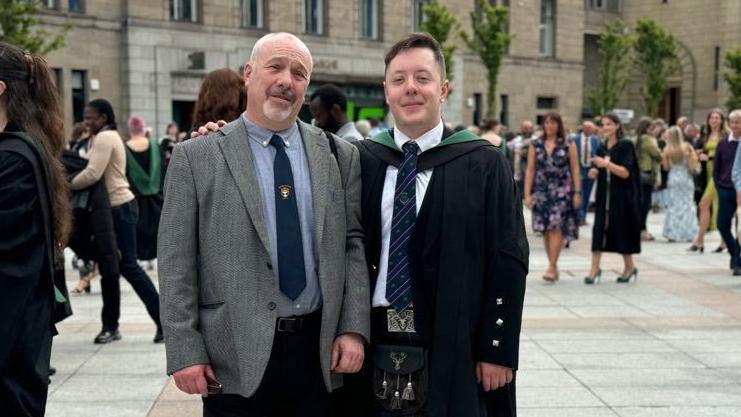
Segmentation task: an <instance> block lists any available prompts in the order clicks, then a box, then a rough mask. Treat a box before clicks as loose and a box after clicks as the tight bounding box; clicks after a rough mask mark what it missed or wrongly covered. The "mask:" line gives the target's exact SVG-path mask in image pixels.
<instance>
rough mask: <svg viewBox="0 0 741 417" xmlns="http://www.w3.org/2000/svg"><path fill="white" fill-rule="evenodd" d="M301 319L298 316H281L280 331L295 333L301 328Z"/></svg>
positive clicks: (279, 320) (279, 321)
mask: <svg viewBox="0 0 741 417" xmlns="http://www.w3.org/2000/svg"><path fill="white" fill-rule="evenodd" d="M301 324H302V323H301V320H300V319H299V318H297V317H281V318H279V319H278V331H279V332H286V333H295V332H297V331H299V330H301Z"/></svg>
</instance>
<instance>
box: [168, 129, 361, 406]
mask: <svg viewBox="0 0 741 417" xmlns="http://www.w3.org/2000/svg"><path fill="white" fill-rule="evenodd" d="M298 123H299V130H300V132H301V137H302V138H303V140H304V144H305V149H306V154H307V159H308V164H309V170H310V172H311V189H312V194H313V204H314V222H315V239H316V251H317V254H318V270H319V274H318V275H319V285H320V288H321V291H322V298H323V310H322V327H321V335H320V342H319V344H320V346H319V347H320V352H321V364H322V371H323V373H324V381H325V384H326V386H327V389H328V390H332V389H335V388H337V387H339V386H341V385H342V377H341V375H337V374H331V373H330V371H329V366H330V355H331V349H332V343H333V341H334V339H335V337H336V336H337V335H339V334H342V333H348V332H352V333H357V334H359V335H361V336H363V337H364V338H365V339H366V340H370V338H369V332H370V306H369V300H370V296H369V289H368V275H367V274H368V272H367V269H366V266H365V257H364V256H365V255H364V252H363V244H362V241H363V230H362V226H361V223H360V187H361V184H360V157H359V153H358V150H357V149H356V148H355V147H354V146H352V145H350V144H349V143H346V142H345V141H343V140H339V139H338V140H336V143H337V154H338V159H339V164H338V163H337V162H336V161H335V158H334V157H333V155H332V153H331V152H330V146H329V141H328V139H327V137H326V136H325V135H324V134H323V132H322V131H321V130H319V129H317V128H315V127H313V126H310V125H307V124H305V123H302V122H298ZM340 167H341V168H340ZM340 171H342V174H340ZM341 175H342V178H344V179H345V186H344V188H343V186H342V180H341ZM164 190H165V203H164V207H163V209H162V217H161V220H160V228H159V236H158V264H159V280H160V300H161V318H162V325H163V328H164V334H165V346H166V352H167V373H168V374H172V373H173V372H175V371H177V370H178V369H181V368H184V367H186V366H189V365H194V364H207V363H208V364H211V366H212V367H213V369H214V373H215V374H216V377H217V379H218V380H219V382H221V383H222V385H223V390H224V393H234V394H240V395H243V396H246V397H249V396H251V395H252V394H253V393H254V392H255V391H256V390H257V388H258V387H259V385H260V381H261V380H262V377H263V373H264V372H265V368H266V366H267V363H268V359H269V358H270V351H271V348H272V346H273V334H274V332H275V324H276V318H277V317H276V311H275V303H274V302H273V301H274V300H275V299H276V298H277V296H278V294H279V291H280V289H279V288H278V282H277V279H276V278H275V274H274V272H273V270H271V266H270V255H269V252H268V243H269V242H268V233H267V229H266V226H265V222H264V219H263V205H262V202H261V199H262V197H261V194H260V189H259V185H258V182H257V177H256V175H255V169H254V164H253V162H252V155H251V151H250V147H249V143H248V138H247V131H246V129H245V126H244V123H243V122H242V121H241V120H240V119H237V120H235V121H233V122H231V123H229V124H227V125H226V126H224V127H223V128H222V129H221V130H219V131H218V132H215V133H213V134H211V135H209V136H206V137H203V138H198V139H193V140H188V141H186V142H184V143H182V144H179V145H177V146H175V149H174V151H173V153H172V159H171V161H170V165H169V168H168V172H167V178H166V181H165V189H164Z"/></svg>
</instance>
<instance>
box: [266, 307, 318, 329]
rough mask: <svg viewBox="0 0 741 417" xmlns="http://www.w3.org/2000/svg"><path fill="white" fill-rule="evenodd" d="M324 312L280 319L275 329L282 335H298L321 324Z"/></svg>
mask: <svg viewBox="0 0 741 417" xmlns="http://www.w3.org/2000/svg"><path fill="white" fill-rule="evenodd" d="M321 317H322V310H317V311H315V312H313V313H309V314H307V315H305V316H296V317H279V318H278V322H277V323H276V325H275V329H276V331H278V332H281V333H296V332H300V331H301V330H303V329H305V328H308V327H311V326H312V325H317V324H321Z"/></svg>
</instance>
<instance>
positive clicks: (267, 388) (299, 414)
mask: <svg viewBox="0 0 741 417" xmlns="http://www.w3.org/2000/svg"><path fill="white" fill-rule="evenodd" d="M303 318H304V324H303V327H302V328H301V330H298V331H296V332H281V331H278V330H277V329H276V332H275V339H274V340H273V349H272V351H271V353H270V360H269V361H268V366H267V368H266V369H265V374H264V375H263V377H262V382H261V383H260V387H259V388H258V389H257V391H256V392H255V394H254V395H253V396H252V397H249V398H245V397H243V396H241V395H237V394H216V395H209V396H208V397H206V398H204V399H203V417H326V416H329V393H328V392H327V388H326V386H325V384H324V378H323V376H322V368H321V363H320V353H319V330H320V328H321V319H322V315H321V310H320V311H318V312H315V313H311V314H308V315H306V316H303Z"/></svg>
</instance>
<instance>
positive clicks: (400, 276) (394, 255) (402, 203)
mask: <svg viewBox="0 0 741 417" xmlns="http://www.w3.org/2000/svg"><path fill="white" fill-rule="evenodd" d="M402 148H403V149H404V160H403V162H402V163H401V167H400V168H399V173H398V174H397V177H396V190H395V192H394V214H393V216H392V218H391V243H390V245H389V262H388V274H387V275H386V300H388V302H389V303H390V304H391V305H392V306H393V307H394V308H395V309H396V311H397V312H401V311H404V310H405V309H406V308H407V307H409V305H410V304H412V277H411V268H410V265H409V247H410V242H411V238H412V233H413V231H414V224H415V223H416V221H417V195H416V192H417V190H416V188H417V187H416V182H417V152H419V145H417V144H416V143H414V142H407V143H405V144H404V146H402Z"/></svg>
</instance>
